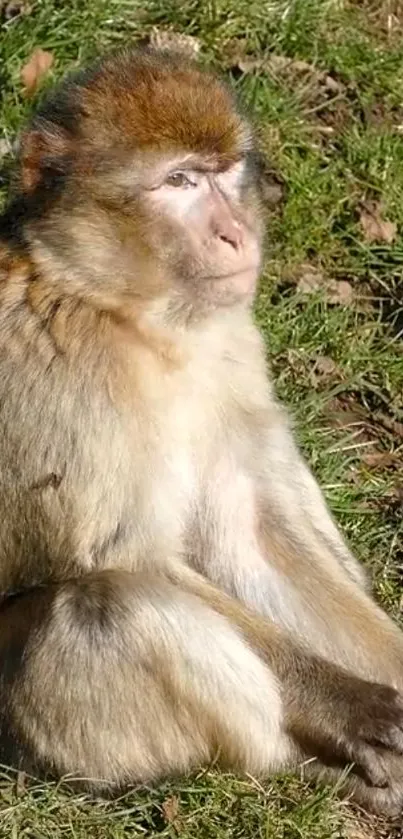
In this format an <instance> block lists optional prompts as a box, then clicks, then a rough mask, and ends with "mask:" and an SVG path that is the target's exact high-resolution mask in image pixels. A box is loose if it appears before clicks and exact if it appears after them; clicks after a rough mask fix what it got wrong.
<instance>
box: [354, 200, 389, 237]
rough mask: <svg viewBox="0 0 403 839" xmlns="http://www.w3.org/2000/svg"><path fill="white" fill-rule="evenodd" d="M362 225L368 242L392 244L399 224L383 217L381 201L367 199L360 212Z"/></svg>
mask: <svg viewBox="0 0 403 839" xmlns="http://www.w3.org/2000/svg"><path fill="white" fill-rule="evenodd" d="M360 225H361V228H362V231H363V234H364V239H365V241H366V242H369V243H371V242H386V243H387V244H388V245H391V244H392V242H393V241H394V240H395V238H396V233H397V224H395V222H394V221H388V219H385V218H383V206H382V203H381V202H380V201H365V203H364V204H363V205H362V209H361V212H360Z"/></svg>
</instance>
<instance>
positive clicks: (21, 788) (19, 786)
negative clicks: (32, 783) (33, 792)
mask: <svg viewBox="0 0 403 839" xmlns="http://www.w3.org/2000/svg"><path fill="white" fill-rule="evenodd" d="M26 791H27V776H26V774H25V772H22V771H21V770H20V771H19V772H17V781H16V793H17V795H18V796H21V795H24V793H25V792H26Z"/></svg>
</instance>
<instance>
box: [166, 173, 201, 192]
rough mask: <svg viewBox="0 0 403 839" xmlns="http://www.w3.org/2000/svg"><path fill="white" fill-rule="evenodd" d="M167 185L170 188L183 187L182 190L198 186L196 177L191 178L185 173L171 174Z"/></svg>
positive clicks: (167, 179)
mask: <svg viewBox="0 0 403 839" xmlns="http://www.w3.org/2000/svg"><path fill="white" fill-rule="evenodd" d="M165 183H166V184H167V185H168V186H175V187H181V188H182V189H188V187H191V186H197V180H196V177H194V178H192V177H189V175H185V173H184V172H171V174H170V175H168V177H167V178H166V180H165Z"/></svg>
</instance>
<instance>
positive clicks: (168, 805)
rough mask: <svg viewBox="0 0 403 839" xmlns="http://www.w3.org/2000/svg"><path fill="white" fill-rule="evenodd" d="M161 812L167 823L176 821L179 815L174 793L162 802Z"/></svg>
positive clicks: (177, 800) (177, 801) (176, 798)
mask: <svg viewBox="0 0 403 839" xmlns="http://www.w3.org/2000/svg"><path fill="white" fill-rule="evenodd" d="M161 807H162V812H163V815H164V819H165V821H166V822H168V824H172V823H173V822H175V821H176V819H177V818H178V815H179V799H178V797H177V796H176V795H171V796H170V798H166V799H165V801H163V802H162V805H161Z"/></svg>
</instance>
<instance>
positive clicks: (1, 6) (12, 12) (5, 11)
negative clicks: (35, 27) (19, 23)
mask: <svg viewBox="0 0 403 839" xmlns="http://www.w3.org/2000/svg"><path fill="white" fill-rule="evenodd" d="M31 12H32V3H30V2H29V0H3V2H0V15H2V16H3V17H4V18H5V19H6V20H11V19H12V18H14V17H25V15H29V14H30V13H31Z"/></svg>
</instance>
